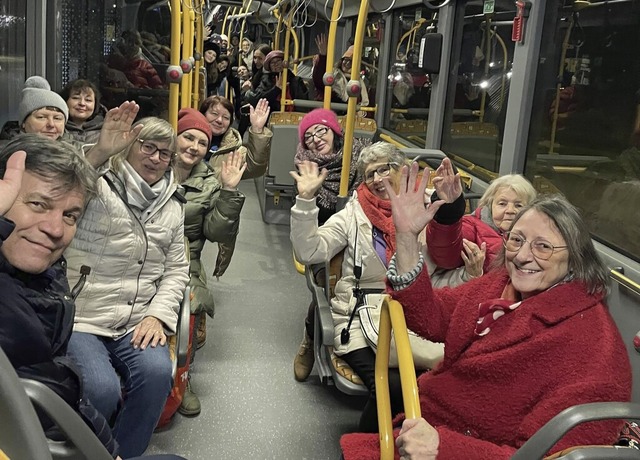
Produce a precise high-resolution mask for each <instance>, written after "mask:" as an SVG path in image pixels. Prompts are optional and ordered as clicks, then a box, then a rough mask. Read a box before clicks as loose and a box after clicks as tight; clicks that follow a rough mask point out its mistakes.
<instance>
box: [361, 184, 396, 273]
mask: <svg viewBox="0 0 640 460" xmlns="http://www.w3.org/2000/svg"><path fill="white" fill-rule="evenodd" d="M357 192H358V202H359V203H360V206H361V207H362V210H363V211H364V214H365V215H366V216H367V219H369V222H371V224H372V225H373V226H374V227H375V228H377V229H378V230H380V231H381V232H382V236H383V238H384V241H385V243H387V264H388V263H389V261H390V260H391V257H392V256H393V254H394V253H395V252H396V227H395V226H394V225H393V217H391V201H389V200H381V199H380V198H378V197H377V196H375V195H374V194H373V193H371V190H369V187H367V185H366V184H364V183H362V184H360V186H359V187H358V189H357Z"/></svg>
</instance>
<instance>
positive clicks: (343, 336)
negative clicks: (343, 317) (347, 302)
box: [340, 225, 364, 345]
mask: <svg viewBox="0 0 640 460" xmlns="http://www.w3.org/2000/svg"><path fill="white" fill-rule="evenodd" d="M353 275H354V276H355V277H356V286H355V287H354V288H353V295H354V297H355V298H356V304H355V305H354V306H353V310H352V311H351V316H349V322H348V323H347V327H345V328H344V329H342V332H341V333H340V343H341V344H342V345H346V344H347V343H349V338H350V337H351V333H350V332H349V330H351V323H353V318H354V317H355V316H356V311H358V308H359V307H360V306H362V305H364V293H363V292H362V290H361V289H360V277H361V276H362V260H361V261H360V264H358V226H357V225H356V241H355V245H354V248H353Z"/></svg>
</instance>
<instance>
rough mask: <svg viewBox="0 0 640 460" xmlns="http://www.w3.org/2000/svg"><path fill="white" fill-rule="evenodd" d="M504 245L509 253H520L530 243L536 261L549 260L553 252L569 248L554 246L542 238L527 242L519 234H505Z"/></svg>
mask: <svg viewBox="0 0 640 460" xmlns="http://www.w3.org/2000/svg"><path fill="white" fill-rule="evenodd" d="M502 240H503V244H504V247H505V249H506V250H507V251H510V252H518V251H519V250H520V249H522V246H524V244H525V243H529V246H530V247H531V253H532V254H533V256H534V257H535V258H536V259H541V260H549V259H550V258H551V256H552V255H553V252H554V251H555V250H557V249H566V248H568V246H554V245H553V244H551V243H549V242H548V241H546V240H543V239H542V238H536V239H535V240H533V241H527V240H526V239H525V238H524V237H523V236H522V235H518V234H517V233H513V232H507V233H505V234H504V236H503V238H502Z"/></svg>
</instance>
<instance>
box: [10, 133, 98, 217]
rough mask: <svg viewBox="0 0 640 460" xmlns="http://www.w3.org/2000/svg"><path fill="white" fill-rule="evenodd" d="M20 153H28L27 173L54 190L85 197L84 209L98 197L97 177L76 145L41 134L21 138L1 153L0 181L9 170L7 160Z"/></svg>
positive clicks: (17, 138)
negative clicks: (49, 185) (49, 184)
mask: <svg viewBox="0 0 640 460" xmlns="http://www.w3.org/2000/svg"><path fill="white" fill-rule="evenodd" d="M18 150H24V151H25V152H27V159H26V160H25V170H26V171H28V172H30V173H32V174H35V175H37V176H39V177H41V178H42V179H44V180H45V181H48V182H50V183H54V184H56V185H55V187H54V190H59V191H61V192H70V191H73V190H78V191H80V192H81V193H82V194H83V195H84V203H85V205H86V204H87V203H88V202H89V201H90V200H91V198H93V197H94V196H96V194H97V186H96V184H97V182H98V175H97V173H96V171H95V170H94V169H93V168H92V167H91V165H90V164H89V163H88V162H87V160H85V158H84V155H83V154H82V152H81V151H80V149H79V148H78V147H76V146H75V145H72V144H70V143H68V142H65V141H60V140H52V139H49V138H46V137H44V136H41V135H39V134H20V135H19V136H16V137H15V138H13V139H12V140H11V141H10V142H9V143H8V144H7V145H5V146H4V148H2V150H0V177H1V176H4V172H5V170H6V169H7V160H8V159H9V157H10V156H11V155H12V154H13V153H14V152H17V151H18Z"/></svg>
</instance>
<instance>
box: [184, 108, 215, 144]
mask: <svg viewBox="0 0 640 460" xmlns="http://www.w3.org/2000/svg"><path fill="white" fill-rule="evenodd" d="M188 129H197V130H198V131H202V132H203V133H205V134H206V135H207V139H209V143H211V138H212V137H213V132H212V131H211V125H209V122H208V121H207V119H206V118H205V116H204V115H202V114H201V113H200V112H198V111H197V110H196V109H192V108H186V109H182V110H180V112H178V134H182V133H183V132H185V131H186V130H188Z"/></svg>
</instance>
